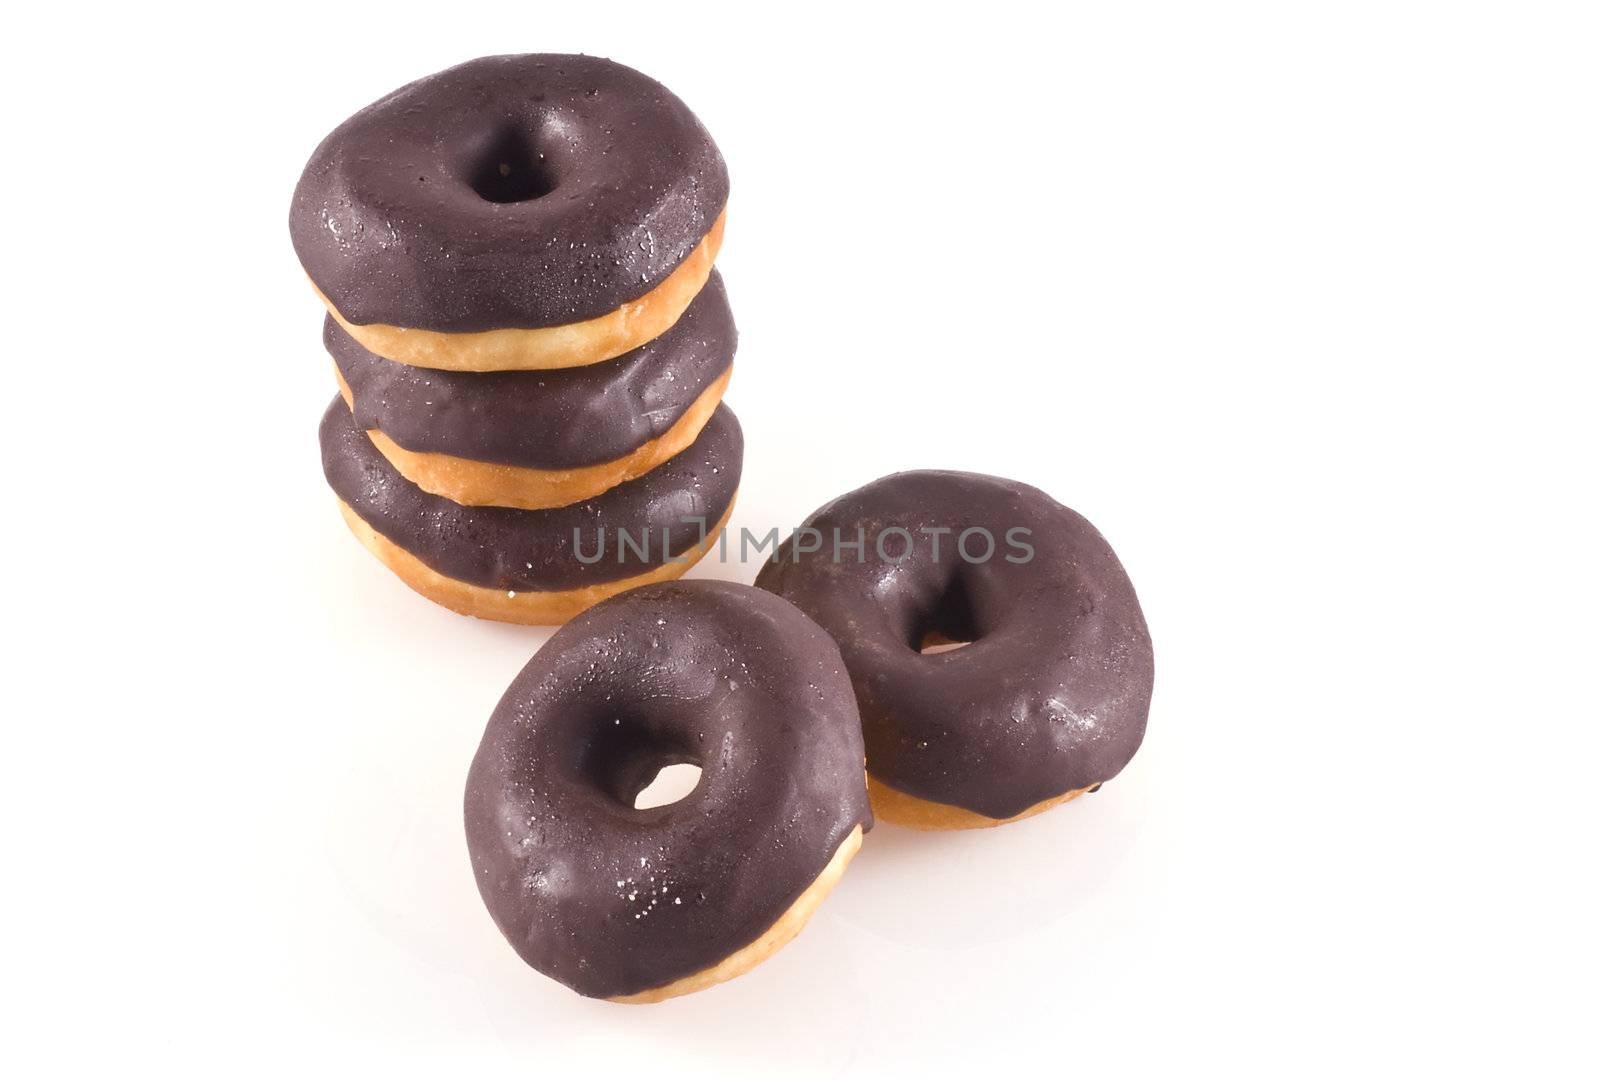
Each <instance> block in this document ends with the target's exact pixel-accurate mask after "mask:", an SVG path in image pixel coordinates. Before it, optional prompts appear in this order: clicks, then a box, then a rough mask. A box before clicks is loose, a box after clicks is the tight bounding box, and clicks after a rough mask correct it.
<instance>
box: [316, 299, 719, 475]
mask: <svg viewBox="0 0 1600 1080" xmlns="http://www.w3.org/2000/svg"><path fill="white" fill-rule="evenodd" d="M737 340H738V334H737V331H735V329H734V325H733V312H732V311H731V310H729V308H728V294H727V292H726V290H724V289H723V286H722V277H721V275H719V274H717V273H715V272H713V273H712V275H711V280H709V281H708V282H706V287H705V288H704V289H702V290H701V292H700V295H699V296H697V297H695V299H694V302H693V303H691V304H690V305H689V307H688V309H687V310H686V311H684V313H683V315H682V317H681V318H679V319H678V321H677V322H676V323H675V324H674V325H673V327H672V328H671V329H670V330H668V331H667V332H666V333H664V334H662V335H661V336H660V337H658V338H656V339H654V340H653V341H649V342H646V343H645V344H643V345H641V346H639V347H638V348H637V349H634V350H633V351H632V352H629V353H624V354H623V355H622V356H619V357H617V358H616V359H615V360H608V361H606V362H605V363H603V364H589V365H588V366H586V367H575V368H561V369H558V370H554V371H503V372H502V371H489V372H483V371H466V372H458V371H435V370H433V369H431V368H421V367H415V366H413V365H411V364H398V363H395V362H394V361H393V360H385V359H384V358H383V357H381V356H378V355H377V354H376V353H372V352H369V351H367V350H366V349H365V348H363V347H362V346H361V344H360V342H358V341H356V339H355V338H353V337H351V336H350V335H349V334H348V333H346V332H345V329H344V327H342V326H340V325H339V323H338V321H337V320H335V319H334V318H333V316H331V315H330V316H328V317H327V319H326V321H325V322H324V323H323V327H322V342H323V344H324V345H326V346H327V348H328V352H329V353H330V354H331V355H332V356H333V360H334V363H336V364H337V365H338V366H339V372H340V374H342V375H343V376H344V380H345V383H346V384H347V385H348V386H349V387H350V392H351V396H352V397H353V398H354V399H355V414H356V422H357V423H358V424H360V425H361V426H362V427H363V428H366V429H372V428H377V429H378V430H380V431H382V432H383V433H384V434H385V435H387V436H389V438H391V439H393V440H394V441H395V442H396V443H398V444H399V445H400V446H402V447H404V448H405V449H407V450H413V451H417V452H419V453H437V454H450V455H452V456H454V457H460V458H469V459H471V460H473V461H491V462H497V463H499V464H502V465H520V466H524V467H527V468H533V469H573V468H579V467H581V466H584V465H596V464H599V463H601V462H605V461H614V460H616V459H617V458H620V457H624V456H626V455H627V454H629V453H631V452H633V451H634V450H637V449H638V448H639V447H641V446H643V445H644V444H645V443H647V442H649V441H651V440H652V439H655V438H658V437H660V436H661V435H662V434H664V433H665V432H666V431H667V429H668V428H670V427H671V426H672V425H673V424H674V423H676V422H677V421H678V418H679V417H681V416H682V415H683V414H684V412H685V411H686V410H687V409H688V408H689V406H690V405H692V404H694V402H695V399H696V398H698V397H699V396H700V394H701V393H702V392H703V391H704V390H705V389H706V387H708V386H710V385H711V384H712V383H713V382H715V381H716V380H717V378H718V377H719V376H721V375H722V373H723V372H725V371H727V370H728V367H729V365H730V364H732V363H733V351H734V346H735V344H736V342H737Z"/></svg>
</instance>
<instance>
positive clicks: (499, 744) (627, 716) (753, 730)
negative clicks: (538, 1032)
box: [466, 581, 872, 997]
mask: <svg viewBox="0 0 1600 1080" xmlns="http://www.w3.org/2000/svg"><path fill="white" fill-rule="evenodd" d="M862 755H863V750H862V745H861V726H860V721H859V719H858V717H857V715H856V705H855V698H854V696H853V695H852V694H851V691H850V681H849V677H848V676H847V675H846V674H845V670H844V664H843V662H842V661H841V660H840V658H839V650H838V647H837V646H836V645H835V644H834V642H833V641H832V639H830V638H829V637H828V635H827V634H825V633H823V631H822V629H821V628H820V627H818V626H817V625H816V624H815V623H813V622H812V621H811V620H810V619H807V618H806V617H805V616H804V615H802V614H800V612H799V611H797V610H795V608H794V607H793V606H792V605H791V604H789V603H787V602H785V601H783V600H781V599H779V598H777V597H775V596H772V595H771V594H769V593H764V592H761V591H760V590H759V589H752V588H751V587H749V586H748V585H736V584H733V583H731V582H723V581H677V582H670V583H668V584H664V585H647V586H645V587H643V588H639V589H633V590H630V591H628V592H625V593H622V594H621V595H619V596H616V597H613V598H612V599H610V600H606V601H605V602H603V603H601V604H598V605H597V606H595V607H593V608H590V609H589V610H588V611H585V612H584V613H583V614H581V615H579V616H578V617H577V618H575V619H573V620H572V621H571V622H569V623H567V624H566V625H565V626H563V627H562V628H561V629H560V630H558V631H557V632H556V634H555V636H554V637H552V638H551V639H550V641H549V643H548V644H546V645H545V646H544V648H542V649H540V650H539V651H538V653H536V654H535V655H534V657H533V659H532V660H530V661H529V662H528V666H527V667H525V668H523V670H522V673H521V674H520V675H518V676H517V678H516V680H515V681H514V682H512V684H511V687H510V689H508V690H507V691H506V693H505V696H504V697H503V698H501V700H500V704H499V706H498V707H497V708H496V709H495V711H494V715H493V716H492V717H490V719H489V726H488V729H487V730H486V731H485V732H484V735H483V742H482V744H481V745H480V746H479V747H478V754H477V757H476V758H474V760H473V762H472V770H471V772H470V774H469V775H468V777H467V791H466V825H467V846H468V848H469V849H470V851H471V855H472V868H473V873H474V876H475V877H476V878H477V882H478V889H479V891H480V892H481V893H482V895H483V901H484V903H485V904H486V905H487V906H488V908H489V913H490V914H491V915H492V916H493V917H494V920H495V923H496V924H497V925H498V926H499V927H500V930H501V932H502V933H504V934H505V936H506V938H507V940H509V941H510V942H511V945H512V947H513V948H515V949H516V950H517V952H518V954H520V955H521V956H522V958H523V959H524V960H526V961H527V962H528V963H529V964H531V965H532V966H533V967H535V968H537V969H538V970H540V971H542V972H544V973H545V974H546V975H548V976H550V977H551V978H553V979H557V980H559V981H561V982H563V983H565V984H566V985H568V986H570V987H572V988H573V989H574V990H576V991H578V992H579V993H581V994H587V995H589V996H591V997H620V996H624V995H627V994H635V993H639V992H641V991H645V990H653V989H656V988H658V987H661V986H665V985H667V984H668V983H671V982H673V981H675V980H677V979H680V978H683V977H684V976H686V975H692V974H694V973H695V972H698V971H702V970H704V969H706V968H708V967H711V966H712V965H714V964H716V963H717V962H719V961H720V960H722V959H724V958H725V957H727V956H729V955H731V954H733V953H734V952H736V951H738V950H739V949H741V948H743V947H744V946H746V945H748V944H750V943H751V942H752V941H754V940H756V939H757V938H758V937H760V936H761V935H762V934H763V933H765V932H766V930H767V929H768V928H769V927H770V926H771V925H772V924H773V923H774V922H775V921H777V919H778V917H779V916H780V915H782V914H783V913H784V912H785V911H787V910H788V908H789V907H790V905H791V904H793V903H794V901H795V900H796V899H797V898H798V897H799V896H800V894H801V893H802V892H804V891H805V889H806V887H807V886H809V885H810V884H811V883H812V882H813V881H814V880H815V879H816V878H817V876H818V875H819V874H820V873H821V872H822V870H823V869H824V868H825V867H826V866H827V865H828V862H829V861H830V860H831V859H832V857H833V855H834V852H835V851H836V850H837V849H838V847H839V845H840V844H841V843H843V842H844V840H845V838H846V837H847V836H849V835H850V833H851V831H852V830H853V829H855V827H856V826H857V825H860V826H863V827H864V828H870V827H871V825H872V812H871V809H870V808H869V805H868V802H867V793H866V785H865V781H864V776H863V769H862ZM683 762H690V763H694V764H697V765H699V766H700V768H701V770H702V772H701V775H700V780H699V783H698V784H697V785H696V787H695V789H694V790H693V791H692V792H690V793H689V794H688V795H687V796H686V797H685V798H683V799H682V800H680V801H679V802H676V803H673V804H671V805H668V806H661V807H655V808H652V809H648V810H635V809H634V808H633V804H634V799H635V798H636V797H637V796H638V794H639V792H640V791H642V790H643V789H644V788H645V787H646V786H647V785H648V784H649V783H650V781H651V780H652V779H653V778H654V777H655V774H656V772H657V771H659V770H660V769H661V768H662V767H664V766H666V765H670V764H676V763H683Z"/></svg>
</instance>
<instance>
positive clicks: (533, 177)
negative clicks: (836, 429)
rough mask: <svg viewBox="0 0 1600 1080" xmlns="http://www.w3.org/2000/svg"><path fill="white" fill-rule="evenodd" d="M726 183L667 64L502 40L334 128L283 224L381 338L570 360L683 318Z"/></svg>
mask: <svg viewBox="0 0 1600 1080" xmlns="http://www.w3.org/2000/svg"><path fill="white" fill-rule="evenodd" d="M727 198H728V173H727V168H726V166H725V165H724V164H723V161H722V155H721V154H720V153H718V151H717V147H716V145H715V144H714V143H713V142H712V141H711V136H710V135H708V134H707V133H706V130H705V128H704V127H702V126H701V125H700V122H699V121H698V120H697V119H695V116H694V114H693V113H691V112H690V111H689V109H688V108H687V107H686V106H685V105H684V104H683V102H681V101H679V100H678V99H677V98H676V97H674V96H673V95H672V94H671V93H669V92H668V91H667V89H666V88H665V87H663V86H662V85H661V84H660V83H658V82H656V81H655V80H653V79H650V78H648V77H646V76H644V75H641V74H640V73H639V72H637V71H634V70H632V69H631V68H626V67H623V66H622V65H621V64H616V63H613V62H611V61H610V60H604V59H601V58H599V57H593V56H564V55H557V54H535V55H526V56H489V57H484V58H482V59H479V60H473V61H470V62H468V63H465V64H461V65H459V66H457V67H453V68H450V69H448V70H446V71H441V72H439V73H438V74H436V75H430V76H428V77H427V78H424V79H419V80H417V81H416V82H414V83H411V84H409V85H407V86H403V87H401V88H400V89H399V90H396V91H394V92H393V93H391V94H389V95H387V96H386V97H383V98H380V99H379V100H378V101H376V102H374V103H373V104H371V105H369V106H367V107H366V108H364V109H362V110H361V111H360V112H358V113H356V114H355V115H354V116H352V117H350V119H348V120H346V121H345V122H344V123H342V124H340V125H339V126H338V127H337V128H335V129H334V131H333V132H332V134H330V135H329V136H328V137H327V138H326V139H324V140H323V141H322V143H321V145H319V146H318V147H317V149H316V151H315V152H314V153H313V154H312V155H311V160H310V161H309V162H308V163H307V165H306V168H305V172H304V174H303V175H302V176H301V177H300V183H299V185H298V186H297V187H296V188H295V193H294V202H293V205H292V207H291V210H290V214H289V231H290V234H291V236H292V239H293V241H294V247H295V251H296V253H297V254H298V255H299V257H300V261H301V263H302V265H304V267H305V269H306V272H307V273H308V274H309V275H310V276H311V280H312V283H313V284H314V285H315V286H316V288H317V290H318V292H319V293H320V295H321V296H322V298H323V300H324V301H325V302H326V303H327V305H328V309H329V311H331V312H332V313H333V316H334V317H335V318H336V319H338V320H339V322H340V323H341V324H342V325H343V326H344V327H345V329H346V330H347V331H349V333H350V334H351V336H353V337H354V338H355V339H356V340H357V341H359V342H361V344H362V345H364V346H366V347H367V348H368V349H370V350H371V351H373V352H375V353H377V354H378V355H380V356H384V357H387V358H389V359H391V360H397V361H400V362H401V363H407V364H418V365H421V366H423V367H434V368H446V369H451V370H458V371H495V370H510V369H525V368H555V367H575V366H579V365H582V364H589V363H595V362H597V361H601V360H607V359H610V358H611V357H614V356H620V355H622V354H623V353H625V352H627V351H629V350H630V349H634V348H637V347H638V346H639V345H641V344H643V343H644V342H646V341H649V340H650V339H651V338H654V337H657V336H659V335H660V334H661V332H662V331H664V330H665V329H666V328H667V327H669V326H671V325H672V323H673V322H674V321H676V320H677V318H678V316H679V315H680V314H681V313H682V312H683V309H684V308H685V307H687V306H688V304H689V301H690V300H692V299H693V298H694V295H695V294H696V293H697V292H699V291H700V287H701V286H702V285H703V284H704V283H705V280H706V275H707V274H708V273H709V272H710V269H711V264H712V262H713V261H714V260H715V258H716V253H717V249H718V246H719V245H720V243H721V235H722V228H721V226H722V213H723V209H724V206H725V204H726V202H727Z"/></svg>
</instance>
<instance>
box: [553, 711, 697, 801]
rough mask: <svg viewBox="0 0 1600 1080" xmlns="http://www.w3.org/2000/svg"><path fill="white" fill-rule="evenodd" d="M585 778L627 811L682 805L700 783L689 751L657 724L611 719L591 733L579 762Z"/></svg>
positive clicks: (620, 717)
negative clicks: (679, 803) (680, 803)
mask: <svg viewBox="0 0 1600 1080" xmlns="http://www.w3.org/2000/svg"><path fill="white" fill-rule="evenodd" d="M579 770H580V772H581V773H582V774H583V776H584V778H585V779H586V780H587V781H588V782H589V783H591V784H593V785H594V786H596V787H597V788H599V789H600V790H601V791H603V792H605V793H606V794H607V795H609V796H610V797H611V798H613V799H615V800H616V801H617V802H619V803H621V804H622V805H623V806H626V807H627V808H628V809H630V810H650V809H654V808H656V807H661V806H670V805H672V804H673V803H678V802H682V801H683V800H684V799H686V798H688V796H689V795H691V794H692V793H693V792H694V790H695V788H696V787H698V786H699V783H700V774H701V768H700V762H699V760H698V757H697V755H696V754H695V753H694V751H693V750H692V749H691V748H690V747H688V746H686V745H684V743H683V742H681V741H680V740H679V739H677V738H676V737H674V736H673V735H672V734H670V733H668V732H666V731H664V730H662V728H661V726H660V725H658V724H652V723H650V722H649V721H646V720H643V719H640V718H634V717H623V716H614V717H611V718H609V719H602V720H601V721H600V722H599V723H598V724H597V725H596V728H595V729H594V730H593V732H592V734H591V737H590V739H589V740H588V743H587V745H586V746H585V747H584V748H583V752H582V755H581V757H580V760H579Z"/></svg>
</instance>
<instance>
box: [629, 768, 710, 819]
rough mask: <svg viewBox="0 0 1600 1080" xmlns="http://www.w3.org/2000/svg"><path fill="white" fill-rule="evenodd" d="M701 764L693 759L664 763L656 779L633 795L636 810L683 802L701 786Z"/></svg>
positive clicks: (652, 808)
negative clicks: (670, 763)
mask: <svg viewBox="0 0 1600 1080" xmlns="http://www.w3.org/2000/svg"><path fill="white" fill-rule="evenodd" d="M700 773H701V769H700V766H698V765H696V764H695V763H694V762H692V761H680V762H678V763H676V764H673V765H663V766H662V767H661V771H660V772H658V773H656V777H655V779H654V780H652V781H650V782H649V783H648V784H646V785H645V786H644V790H643V791H641V792H639V794H637V795H635V796H634V797H633V808H634V809H635V810H654V809H655V808H656V807H658V806H671V805H672V804H673V803H677V802H682V801H683V800H684V799H687V798H688V797H689V796H690V795H691V794H693V793H694V789H695V788H697V787H699V786H700Z"/></svg>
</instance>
